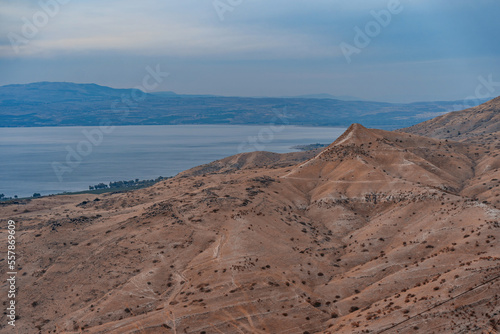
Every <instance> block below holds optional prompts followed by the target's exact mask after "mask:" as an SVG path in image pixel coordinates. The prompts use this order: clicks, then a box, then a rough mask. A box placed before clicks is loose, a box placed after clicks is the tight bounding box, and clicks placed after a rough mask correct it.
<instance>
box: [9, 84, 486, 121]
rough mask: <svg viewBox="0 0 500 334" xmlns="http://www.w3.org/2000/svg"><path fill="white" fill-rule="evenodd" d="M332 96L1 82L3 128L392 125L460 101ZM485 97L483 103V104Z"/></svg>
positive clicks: (457, 107)
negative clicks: (231, 94)
mask: <svg viewBox="0 0 500 334" xmlns="http://www.w3.org/2000/svg"><path fill="white" fill-rule="evenodd" d="M356 100H357V98H355V97H348V96H343V97H335V96H332V95H329V94H317V95H305V96H297V97H281V98H277V97H262V98H250V97H223V96H213V95H179V94H176V93H174V92H158V93H151V94H149V93H144V92H142V91H139V90H137V89H115V88H110V87H105V86H99V85H96V84H76V83H68V82H38V83H31V84H22V85H7V86H2V87H0V124H1V125H2V126H4V127H35V126H93V125H99V124H100V123H101V122H103V121H106V122H108V123H111V124H113V125H168V124H241V125H243V124H247V125H249V124H255V125H267V124H278V125H280V124H287V125H308V126H348V125H350V124H351V123H354V122H359V123H363V124H365V125H366V126H369V127H378V128H386V129H395V128H401V127H406V126H410V125H413V124H416V123H419V122H422V121H425V120H427V119H430V118H432V117H435V116H439V115H441V114H444V113H447V112H449V111H454V110H460V109H463V108H464V106H463V103H462V102H460V101H441V102H418V103H409V104H401V103H385V102H373V101H359V100H357V101H356ZM481 102H482V101H481Z"/></svg>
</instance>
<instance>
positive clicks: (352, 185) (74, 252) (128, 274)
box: [0, 124, 500, 334]
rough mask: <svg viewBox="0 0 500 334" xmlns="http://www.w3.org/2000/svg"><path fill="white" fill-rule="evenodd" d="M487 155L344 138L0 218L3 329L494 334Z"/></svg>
mask: <svg viewBox="0 0 500 334" xmlns="http://www.w3.org/2000/svg"><path fill="white" fill-rule="evenodd" d="M496 152H497V151H489V149H488V148H484V147H481V146H477V145H475V144H473V143H466V142H455V141H451V140H449V139H433V138H428V137H421V136H419V135H416V134H409V133H403V132H389V131H382V130H373V129H367V128H365V127H363V126H361V125H359V124H354V125H352V126H351V127H350V128H349V129H348V130H347V131H346V133H344V134H343V135H342V136H341V137H340V138H338V139H337V140H336V141H335V142H334V143H333V144H331V145H330V146H328V147H327V148H326V149H324V150H323V151H321V152H318V153H317V154H311V156H310V158H309V159H307V157H306V156H304V155H300V154H295V155H288V156H279V155H274V154H268V153H252V154H243V155H239V156H234V157H229V158H226V159H225V160H221V161H218V162H215V163H212V164H210V165H206V166H203V167H199V168H196V169H193V170H191V171H187V172H185V173H183V174H181V175H179V176H177V177H175V178H173V179H169V180H166V181H164V182H161V183H158V184H157V185H155V186H153V187H151V188H147V189H142V190H137V191H133V192H129V193H124V194H123V193H122V194H106V195H99V196H91V195H74V196H54V197H46V198H41V199H37V200H32V201H30V202H29V203H26V204H23V205H20V204H19V205H5V206H2V207H0V211H1V217H2V219H3V220H5V219H6V218H10V219H14V220H15V221H16V222H18V224H19V228H18V236H19V239H20V243H19V248H20V256H19V268H18V273H19V282H18V284H19V296H18V303H19V305H18V307H19V315H20V319H19V320H18V326H17V327H16V329H18V330H19V333H38V332H40V333H150V334H153V333H155V334H156V333H198V334H202V333H207V334H208V333H297V334H306V333H407V332H410V333H426V334H427V333H472V332H475V333H496V332H498V330H499V328H500V245H499V240H500V222H499V214H500V212H499V210H498V209H497V207H498V205H499V202H498V198H499V197H498V196H499V194H500V191H499V190H500V188H499V185H500V181H498V180H496V181H493V180H491V179H489V177H490V176H491V175H492V174H491V173H496V172H497V171H498V166H497V165H495V163H498V160H494V158H492V157H493V155H494V154H496ZM301 154H304V153H301ZM305 154H306V155H307V154H308V153H305ZM309 154H310V153H309ZM295 159H296V160H297V163H292V162H294V160H295ZM488 159H490V160H488ZM491 159H493V160H491ZM488 161H489V162H488ZM269 164H270V165H271V166H272V168H270V167H269ZM486 178H487V179H486ZM483 183H484V184H485V185H483ZM2 226H5V224H3V225H2ZM3 228H4V227H3ZM4 229H5V228H4ZM2 236H3V238H4V239H5V233H2ZM3 242H5V240H4V241H3ZM5 267H6V266H1V270H2V275H4V276H5ZM6 289H7V288H6V285H2V289H1V291H0V293H2V294H5V293H6ZM1 326H2V327H1V329H0V331H1V332H2V333H7V332H10V331H11V329H7V328H6V319H5V315H3V316H2V319H1Z"/></svg>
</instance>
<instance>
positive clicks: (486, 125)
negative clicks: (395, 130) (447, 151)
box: [403, 97, 500, 140]
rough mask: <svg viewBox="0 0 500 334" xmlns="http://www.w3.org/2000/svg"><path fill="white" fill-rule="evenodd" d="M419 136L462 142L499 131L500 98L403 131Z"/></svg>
mask: <svg viewBox="0 0 500 334" xmlns="http://www.w3.org/2000/svg"><path fill="white" fill-rule="evenodd" d="M403 131H405V132H409V133H414V134H419V135H421V136H427V137H435V138H443V139H453V140H463V139H467V138H472V137H475V136H482V135H488V134H492V133H495V132H496V133H498V132H499V131H500V97H497V98H495V99H493V100H490V101H488V102H486V103H483V104H481V105H479V106H477V107H473V108H469V109H465V110H461V111H455V112H451V113H447V114H445V115H442V116H439V117H436V118H434V119H431V120H429V121H426V122H423V123H420V124H417V125H414V126H411V127H409V128H406V129H403Z"/></svg>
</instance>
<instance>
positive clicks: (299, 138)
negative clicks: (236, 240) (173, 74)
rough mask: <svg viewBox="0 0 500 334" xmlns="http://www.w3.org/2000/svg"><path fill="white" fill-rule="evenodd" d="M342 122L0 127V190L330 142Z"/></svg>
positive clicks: (94, 180)
mask: <svg viewBox="0 0 500 334" xmlns="http://www.w3.org/2000/svg"><path fill="white" fill-rule="evenodd" d="M345 130H346V129H345V128H331V127H297V126H279V125H276V126H239V125H159V126H119V127H113V128H107V127H98V126H96V127H43V128H0V156H1V160H0V193H3V194H5V196H8V197H12V196H14V195H18V196H19V197H27V196H31V195H33V193H35V192H38V193H41V194H42V195H49V194H56V193H61V192H64V191H80V190H88V186H89V185H95V184H98V183H100V182H104V183H109V182H110V181H121V180H132V179H136V178H138V179H141V180H142V179H154V178H157V177H158V176H174V175H176V174H177V173H179V172H181V171H183V170H186V169H189V168H192V167H194V166H198V165H201V164H205V163H208V162H211V161H214V160H217V159H221V158H224V157H227V156H230V155H234V154H237V153H241V152H250V151H263V150H265V151H271V152H277V153H286V152H292V151H294V149H292V148H291V147H292V146H294V145H302V144H314V143H322V144H329V143H331V142H333V141H334V140H335V139H336V138H337V137H338V136H340V135H341V134H342V133H343V132H344V131H345Z"/></svg>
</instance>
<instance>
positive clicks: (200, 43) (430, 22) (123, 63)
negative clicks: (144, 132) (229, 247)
mask: <svg viewBox="0 0 500 334" xmlns="http://www.w3.org/2000/svg"><path fill="white" fill-rule="evenodd" d="M499 13H500V1H498V0H474V1H472V0H418V1H417V0H401V1H400V3H399V4H398V0H384V1H379V0H364V1H361V0H360V1H352V0H328V1H327V0H141V1H137V0H135V1H131V0H107V1H96V0H80V1H77V0H41V1H38V0H36V1H29V0H1V1H0V33H1V34H0V85H6V84H12V83H29V82H37V81H71V82H78V83H90V82H92V83H97V84H101V85H107V86H111V87H117V88H124V87H136V86H138V85H140V84H141V82H142V80H143V78H144V76H145V75H147V71H146V70H145V68H146V67H147V66H150V67H156V66H157V65H159V66H160V68H161V70H163V71H168V72H169V73H170V76H169V77H168V78H167V79H166V80H165V81H163V82H162V84H161V86H160V87H159V88H158V90H169V91H175V92H177V93H183V94H217V95H231V96H234V95H236V96H290V95H301V94H317V93H329V94H334V95H351V96H356V97H360V98H364V99H371V100H383V101H398V102H399V101H404V102H409V101H424V100H461V99H464V98H466V97H469V96H471V95H474V94H475V91H476V88H477V86H478V85H479V84H481V80H480V79H479V78H481V77H483V78H488V77H489V76H491V78H492V81H493V82H494V83H496V82H499V84H496V85H495V84H493V85H490V93H491V95H492V96H493V95H494V96H496V95H500V43H499V42H498V33H499V32H500V20H498V15H499ZM376 17H378V21H377V19H376ZM346 55H348V57H346ZM491 87H493V88H491ZM493 90H494V91H493Z"/></svg>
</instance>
